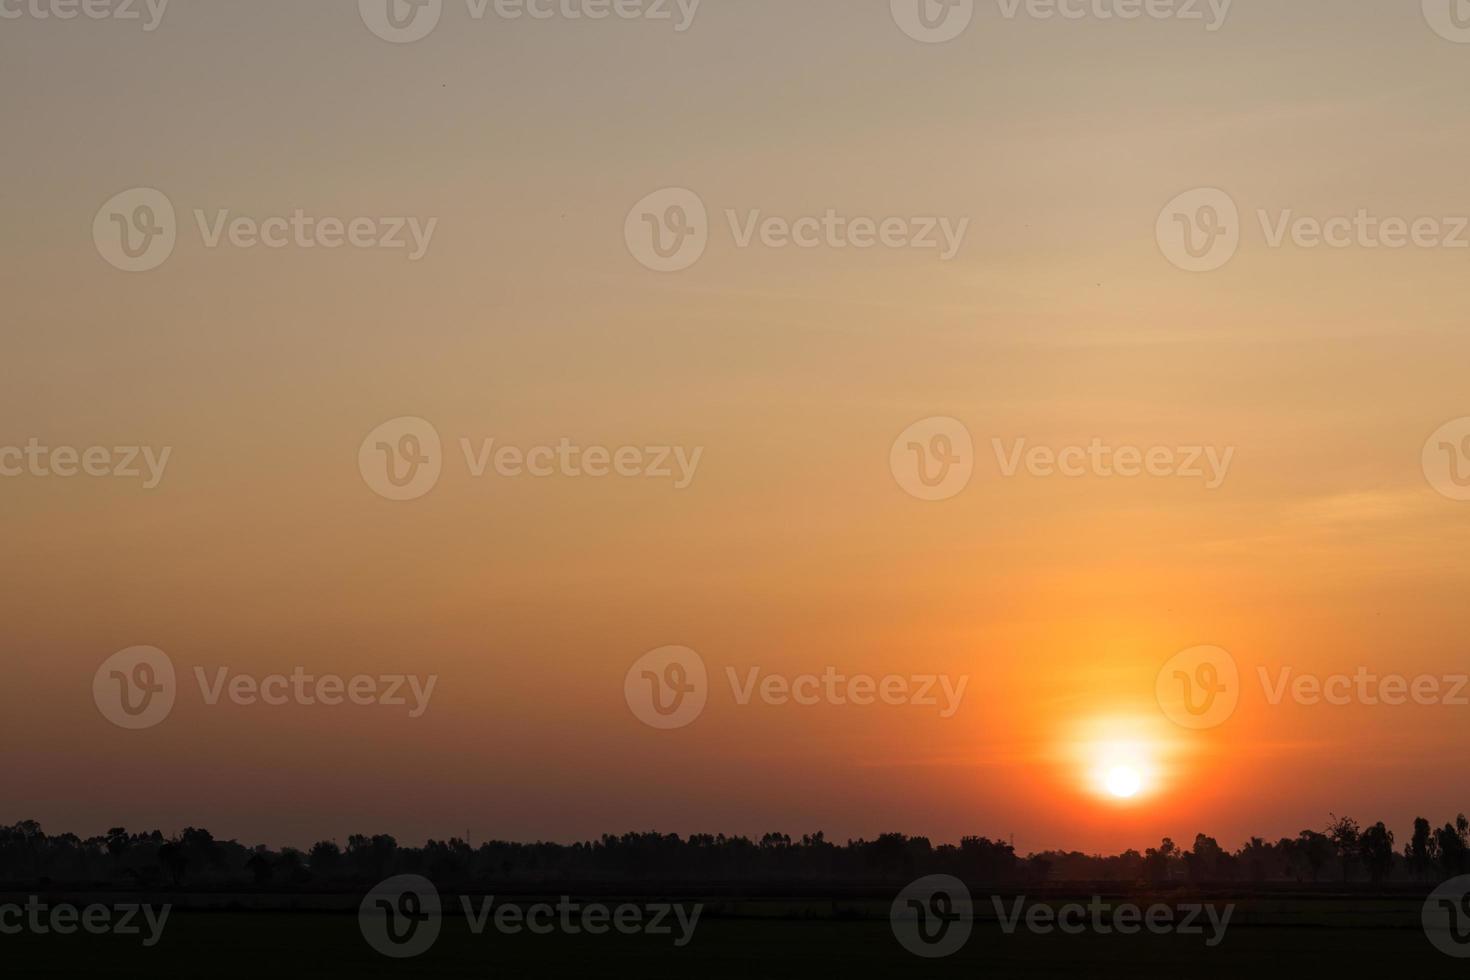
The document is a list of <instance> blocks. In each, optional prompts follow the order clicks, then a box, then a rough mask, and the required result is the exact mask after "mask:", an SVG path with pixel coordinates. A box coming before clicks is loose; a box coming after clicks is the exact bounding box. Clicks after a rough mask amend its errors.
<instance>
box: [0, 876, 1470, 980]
mask: <svg viewBox="0 0 1470 980" xmlns="http://www.w3.org/2000/svg"><path fill="white" fill-rule="evenodd" d="M1078 900H1079V901H1082V902H1085V901H1086V900H1087V897H1086V896H1082V897H1080V898H1079V899H1078ZM1211 900H1212V901H1217V902H1218V901H1221V900H1222V899H1221V898H1219V897H1214V898H1212V899H1211ZM1225 900H1228V899H1225ZM1049 901H1051V902H1055V901H1057V900H1056V899H1055V898H1053V899H1049ZM1238 901H1239V904H1238V905H1237V908H1236V910H1235V913H1234V915H1233V917H1232V920H1231V924H1230V926H1229V928H1228V931H1227V932H1226V934H1225V936H1224V938H1223V940H1222V941H1221V942H1220V943H1219V945H1218V946H1215V947H1213V948H1210V947H1207V946H1206V942H1205V940H1206V937H1205V936H1201V935H1193V936H1184V935H1175V934H1164V935H1157V934H1148V933H1140V934H1136V935H1119V934H1109V935H1099V934H1096V933H1094V932H1091V931H1088V932H1084V933H1082V934H1079V935H1064V934H1061V933H1057V932H1052V933H1050V934H1046V935H1039V934H1035V933H1032V932H1028V931H1027V930H1026V929H1025V928H1024V926H1023V927H1022V928H1020V929H1017V930H1015V931H1014V932H1013V933H1011V934H1007V933H1006V932H1005V931H1004V930H1003V929H1002V928H1001V924H1000V922H999V921H998V920H997V919H996V917H995V914H994V910H993V908H992V907H991V904H990V902H989V901H988V899H985V898H983V897H979V896H977V901H976V910H975V922H974V926H973V932H972V934H971V936H970V938H969V940H968V942H967V943H966V944H965V945H964V946H963V947H962V948H961V949H960V950H959V951H958V952H956V953H954V954H953V955H951V956H948V957H945V958H943V959H933V960H927V959H923V958H920V957H917V956H915V955H913V954H911V953H909V952H907V951H906V950H905V949H904V948H903V947H902V946H900V945H899V943H898V942H897V941H896V939H895V937H894V933H893V931H892V929H891V927H890V924H889V921H888V910H887V907H886V905H884V904H883V903H881V902H879V901H874V900H867V901H861V900H860V901H850V900H839V901H831V900H790V899H785V900H776V901H759V900H753V899H743V900H739V901H728V900H726V901H715V902H712V903H710V904H709V905H708V906H707V908H706V909H705V912H704V915H703V917H702V918H701V919H700V920H699V923H698V927H697V930H696V932H695V934H694V937H693V940H692V941H691V942H690V943H689V944H688V945H687V946H685V947H684V948H675V946H674V943H673V940H672V938H671V937H668V936H662V937H653V936H646V935H632V936H629V935H618V934H616V933H608V934H605V935H595V936H594V935H586V934H582V935H566V934H563V933H560V932H557V933H554V934H550V935H531V934H529V933H520V934H514V935H509V934H503V933H498V932H496V931H494V930H493V929H492V930H489V931H486V932H484V933H483V934H480V935H475V934H473V933H472V931H471V929H470V928H469V924H468V922H467V921H466V919H465V918H464V917H463V916H460V915H457V914H452V913H451V914H446V916H445V918H444V921H443V926H442V931H441V933H440V935H439V938H438V940H437V941H436V942H435V943H434V945H433V946H432V948H430V949H429V950H428V951H427V952H426V953H424V954H423V955H421V956H418V957H416V958H413V959H407V960H393V959H390V958H387V957H384V956H382V955H380V954H378V953H376V952H374V951H373V950H372V949H371V948H370V947H369V946H368V945H367V943H366V942H365V941H364V940H363V937H362V935H361V933H360V931H359V927H358V919H357V916H356V914H355V912H353V911H349V910H347V909H339V910H335V911H322V910H314V911H306V910H301V911H294V912H292V911H254V912H252V911H197V910H196V911H189V910H184V909H176V910H175V911H174V913H173V914H172V915H171V917H170V919H169V921H168V924H167V927H166V929H165V931H164V935H163V938H162V940H161V941H160V942H159V943H158V945H157V946H155V947H154V948H151V949H145V948H143V947H142V942H141V940H140V939H139V938H137V937H119V936H110V935H105V936H91V935H83V934H76V935H65V936H63V935H31V934H21V935H7V936H0V951H3V954H4V957H3V962H4V964H5V967H6V972H7V975H9V976H15V977H74V976H84V975H94V974H96V975H111V976H122V977H155V978H156V977H262V976H274V977H319V976H335V975H346V976H354V977H465V978H469V977H474V978H487V977H497V978H498V977H564V976H576V975H588V976H619V977H620V976H637V977H647V978H661V977H668V978H675V977H678V978H690V977H693V978H703V977H715V978H720V977H731V978H741V980H750V978H762V977H811V976H838V977H847V976H859V977H867V976H874V977H877V976H882V977H898V976H902V977H931V976H933V977H941V976H942V977H948V976H968V977H976V978H980V977H996V976H1017V977H1021V976H1025V977H1063V976H1066V977H1079V976H1080V977H1096V976H1128V977H1172V978H1177V977H1230V978H1243V977H1244V978H1249V977H1316V976H1322V975H1327V976H1332V975H1347V976H1408V977H1415V978H1418V977H1467V976H1470V960H1456V959H1452V958H1450V957H1448V956H1446V955H1444V954H1443V953H1441V952H1439V951H1437V950H1436V949H1435V948H1434V947H1433V946H1432V945H1431V944H1430V942H1429V941H1428V939H1427V938H1426V937H1425V934H1424V932H1423V931H1422V929H1421V927H1420V918H1419V915H1420V902H1419V901H1418V900H1412V899H1398V898H1391V899H1364V898H1354V897H1346V898H1279V897H1271V898H1260V897H1256V898H1249V897H1248V898H1242V899H1239V900H1238ZM446 907H447V908H457V904H456V903H453V902H447V903H446Z"/></svg>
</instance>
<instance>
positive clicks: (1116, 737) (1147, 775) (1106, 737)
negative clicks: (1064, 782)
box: [1067, 715, 1177, 806]
mask: <svg viewBox="0 0 1470 980" xmlns="http://www.w3.org/2000/svg"><path fill="white" fill-rule="evenodd" d="M1176 748H1177V747H1176V746H1175V745H1174V743H1173V741H1172V740H1171V736H1170V733H1168V732H1167V731H1166V730H1164V729H1161V728H1160V727H1158V725H1157V724H1156V723H1154V722H1153V720H1152V719H1148V718H1147V717H1139V716H1134V715H1128V716H1121V717H1120V716H1111V717H1105V718H1093V719H1088V720H1086V721H1084V722H1080V723H1078V724H1077V725H1076V726H1075V727H1074V729H1073V731H1072V733H1071V737H1070V738H1069V739H1068V748H1067V754H1068V755H1069V756H1071V758H1072V760H1073V765H1075V766H1077V769H1075V770H1074V772H1077V773H1078V775H1080V776H1081V777H1082V783H1083V786H1084V787H1085V789H1086V791H1087V792H1088V793H1089V795H1091V796H1094V797H1097V798H1098V799H1101V800H1106V801H1108V802H1111V803H1113V804H1115V805H1118V806H1126V805H1132V804H1139V803H1142V802H1143V801H1144V800H1147V799H1149V798H1151V797H1154V796H1155V795H1157V794H1158V793H1159V792H1161V791H1162V790H1163V789H1164V783H1165V782H1166V781H1167V778H1166V774H1167V773H1168V772H1170V771H1171V770H1172V768H1174V767H1175V761H1176V760H1174V756H1175V755H1177V751H1176Z"/></svg>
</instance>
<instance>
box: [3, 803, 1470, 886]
mask: <svg viewBox="0 0 1470 980" xmlns="http://www.w3.org/2000/svg"><path fill="white" fill-rule="evenodd" d="M409 873H416V874H424V875H427V876H428V877H430V878H432V879H433V880H434V881H436V882H438V883H440V884H441V885H444V886H449V887H453V886H454V885H456V884H463V885H467V886H468V885H483V884H492V885H493V884H496V883H515V882H522V883H532V882H534V883H548V882H557V881H575V882H599V881H607V882H618V881H627V882H633V881H640V880H649V881H687V882H711V883H712V882H752V881H782V882H803V881H812V882H838V881H842V882H888V881H904V880H909V879H912V878H913V877H916V876H918V875H926V874H939V873H943V874H952V875H955V876H957V877H960V878H962V879H965V880H967V881H972V882H992V883H997V884H1001V883H1027V882H1047V881H1115V882H1120V883H1133V882H1154V883H1157V882H1168V881H1189V882H1196V883H1209V882H1328V881H1339V882H1341V881H1368V882H1373V883H1382V882H1385V881H1400V882H1437V881H1440V880H1443V879H1445V878H1450V877H1454V876H1457V875H1462V874H1470V820H1467V819H1466V817H1465V816H1464V815H1463V814H1461V815H1460V816H1459V817H1458V818H1457V819H1456V820H1455V822H1454V823H1447V824H1445V825H1444V826H1443V827H1439V828H1436V827H1434V826H1432V825H1431V824H1430V823H1429V821H1428V820H1425V819H1424V818H1422V817H1420V818H1418V819H1417V820H1415V821H1414V833H1413V837H1412V839H1411V840H1410V841H1409V842H1408V843H1407V844H1405V845H1404V847H1403V850H1402V851H1401V852H1400V851H1395V849H1394V835H1393V833H1392V832H1391V831H1389V830H1388V829H1387V828H1386V827H1385V826H1384V825H1383V824H1382V823H1376V824H1374V825H1372V826H1371V827H1366V828H1364V827H1362V826H1360V825H1359V824H1358V822H1357V821H1355V820H1353V819H1351V818H1350V817H1336V816H1333V817H1332V819H1331V821H1330V822H1329V823H1328V825H1327V826H1326V827H1325V828H1324V829H1323V830H1320V831H1317V830H1303V831H1302V832H1301V833H1300V834H1298V835H1297V836H1295V837H1283V838H1281V839H1280V840H1278V841H1275V842H1274V843H1273V842H1270V841H1265V840H1262V839H1261V838H1259V837H1252V838H1251V839H1250V840H1249V841H1247V842H1246V844H1245V845H1244V846H1242V847H1241V848H1239V849H1238V850H1236V851H1233V852H1231V851H1227V850H1225V849H1224V848H1222V847H1221V846H1220V844H1219V842H1218V841H1216V840H1215V839H1214V838H1213V837H1208V836H1206V835H1205V834H1199V835H1198V836H1196V837H1195V839H1194V845H1193V847H1192V848H1191V849H1189V850H1184V849H1182V848H1180V847H1179V846H1178V845H1177V844H1175V843H1174V841H1172V840H1170V839H1169V838H1167V837H1166V838H1164V840H1163V841H1162V842H1161V843H1160V845H1159V846H1158V847H1156V848H1154V847H1150V848H1148V849H1147V850H1145V851H1144V852H1143V853H1141V854H1140V853H1139V852H1138V851H1136V850H1128V851H1125V852H1124V853H1122V854H1118V855H1114V856H1102V855H1088V854H1082V853H1078V852H1075V851H1074V852H1065V851H1047V852H1043V853H1040V854H1031V855H1028V856H1026V857H1024V858H1022V857H1018V856H1017V855H1016V853H1015V850H1014V849H1013V848H1012V847H1011V845H1010V844H1007V843H1004V842H1001V841H994V840H990V839H989V838H986V837H965V838H963V839H962V840H961V841H960V843H959V844H958V845H955V844H939V845H937V846H936V845H934V844H932V843H931V842H930V841H929V840H928V838H924V837H909V836H906V835H904V834H881V835H879V836H878V837H877V839H875V840H871V841H870V840H849V841H847V842H846V843H845V844H836V843H833V842H831V841H829V840H827V839H826V837H825V836H824V835H822V834H820V833H817V834H810V835H805V836H802V837H801V838H799V839H793V838H791V837H789V836H787V835H785V834H766V835H765V836H764V837H761V838H760V839H759V840H752V839H750V838H748V837H726V836H725V835H723V834H720V835H710V834H695V835H693V836H691V837H688V838H681V837H680V836H678V835H677V834H658V833H634V834H623V835H622V836H616V837H615V836H612V835H604V836H603V837H602V838H601V839H600V840H596V841H587V842H581V843H576V844H551V843H535V844H519V843H511V842H508V841H489V842H486V843H483V844H481V845H479V846H478V847H471V846H470V845H469V844H467V843H465V842H464V841H462V840H460V839H458V838H451V839H449V840H447V841H436V840H431V841H429V842H428V843H426V844H425V845H424V846H423V847H402V846H400V845H399V843H398V841H396V840H395V839H394V838H392V837H390V836H388V835H386V834H377V835H374V836H371V837H369V836H366V835H361V834H354V835H353V836H351V837H348V838H347V843H346V845H345V846H343V845H339V844H338V843H337V842H335V841H320V842H318V843H316V844H314V845H312V847H311V848H310V849H309V850H307V851H304V852H303V851H299V850H296V849H294V848H289V847H288V848H283V849H281V850H279V851H274V850H271V849H269V848H267V847H265V846H263V845H256V846H249V845H245V844H241V843H239V842H238V841H235V840H216V839H215V837H214V836H213V835H212V834H210V832H209V831H207V830H202V829H199V828H195V827H190V828H187V829H185V830H184V831H182V832H180V833H177V834H173V835H171V836H165V835H164V834H162V833H160V832H159V831H156V830H154V831H149V832H147V833H142V834H131V833H128V831H127V830H125V829H123V828H122V827H115V828H113V829H111V830H109V831H108V832H107V833H106V834H103V835H102V836H100V837H88V838H85V839H83V838H81V837H78V836H77V835H75V834H60V835H56V836H52V835H48V834H46V833H45V832H44V831H43V830H42V829H41V826H40V824H38V823H36V822H35V821H33V820H24V821H21V822H20V823H17V824H13V825H11V826H8V827H0V882H7V883H12V884H15V883H22V882H42V883H47V882H50V883H69V884H105V883H112V884H118V883H123V884H132V885H137V886H140V887H163V886H174V887H178V886H185V885H188V886H198V887H210V886H243V885H253V886H256V887H260V888H267V887H269V888H278V887H282V886H285V887H291V888H328V887H336V886H342V885H361V884H366V883H372V882H376V881H379V880H381V879H383V878H385V877H387V876H389V875H394V874H409Z"/></svg>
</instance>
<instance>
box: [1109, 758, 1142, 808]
mask: <svg viewBox="0 0 1470 980" xmlns="http://www.w3.org/2000/svg"><path fill="white" fill-rule="evenodd" d="M1103 786H1104V787H1106V788H1107V791H1108V792H1109V793H1111V794H1113V795H1114V796H1116V797H1117V798H1118V799H1120V800H1129V799H1132V798H1133V797H1135V796H1137V795H1138V791H1139V790H1141V789H1143V774H1142V773H1140V772H1139V771H1138V770H1137V769H1136V768H1134V767H1133V766H1114V767H1113V768H1111V769H1109V770H1108V771H1107V772H1106V773H1105V774H1104V775H1103Z"/></svg>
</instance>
